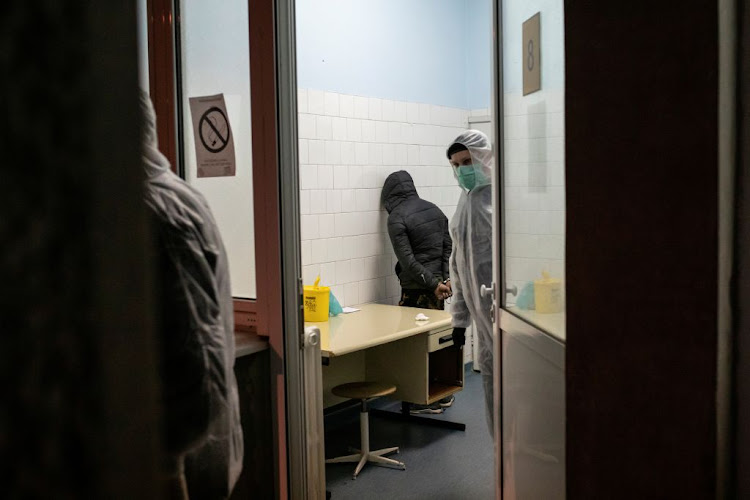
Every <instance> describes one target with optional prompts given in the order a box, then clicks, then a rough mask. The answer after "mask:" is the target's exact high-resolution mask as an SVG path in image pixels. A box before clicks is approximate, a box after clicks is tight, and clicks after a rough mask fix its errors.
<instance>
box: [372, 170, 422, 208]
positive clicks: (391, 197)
mask: <svg viewBox="0 0 750 500" xmlns="http://www.w3.org/2000/svg"><path fill="white" fill-rule="evenodd" d="M414 197H419V195H417V188H415V187H414V181H413V180H412V178H411V175H409V172H407V171H405V170H399V171H398V172H393V173H392V174H391V175H389V176H388V178H387V179H386V180H385V184H383V192H382V193H381V195H380V201H381V202H382V203H383V205H385V209H386V210H387V211H388V213H391V211H393V209H394V208H396V207H397V206H398V205H399V204H400V203H401V202H402V201H404V200H408V199H409V198H414Z"/></svg>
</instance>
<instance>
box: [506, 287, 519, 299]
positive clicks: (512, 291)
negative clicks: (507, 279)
mask: <svg viewBox="0 0 750 500" xmlns="http://www.w3.org/2000/svg"><path fill="white" fill-rule="evenodd" d="M505 293H509V294H511V295H513V296H514V297H515V296H516V295H517V294H518V287H517V286H516V285H513V286H511V287H509V286H506V287H505Z"/></svg>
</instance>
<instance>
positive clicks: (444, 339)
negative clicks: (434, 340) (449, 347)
mask: <svg viewBox="0 0 750 500" xmlns="http://www.w3.org/2000/svg"><path fill="white" fill-rule="evenodd" d="M451 340H453V334H452V333H451V334H450V335H446V336H445V337H440V340H438V344H445V343H446V342H450V341H451Z"/></svg>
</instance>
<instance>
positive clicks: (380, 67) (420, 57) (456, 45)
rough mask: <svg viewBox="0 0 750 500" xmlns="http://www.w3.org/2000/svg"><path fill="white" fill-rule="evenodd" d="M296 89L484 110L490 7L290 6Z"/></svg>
mask: <svg viewBox="0 0 750 500" xmlns="http://www.w3.org/2000/svg"><path fill="white" fill-rule="evenodd" d="M296 19H297V64H298V66H297V68H298V73H297V81H298V84H299V86H300V87H302V88H312V89H318V90H329V91H332V92H340V93H347V94H355V95H363V96H369V97H381V98H384V99H394V100H404V101H411V102H424V103H429V104H437V105H443V106H455V107H461V108H485V107H489V105H490V77H491V71H490V68H491V62H492V61H491V42H490V37H491V3H490V0H297V17H296Z"/></svg>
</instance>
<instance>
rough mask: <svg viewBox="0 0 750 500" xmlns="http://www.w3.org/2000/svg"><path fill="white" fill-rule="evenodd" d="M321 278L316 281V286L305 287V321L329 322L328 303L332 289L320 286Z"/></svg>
mask: <svg viewBox="0 0 750 500" xmlns="http://www.w3.org/2000/svg"><path fill="white" fill-rule="evenodd" d="M319 283H320V276H318V279H316V280H315V285H313V286H305V287H304V289H303V295H304V299H305V321H309V322H311V323H321V322H323V321H328V301H329V300H330V297H331V289H330V288H328V287H327V286H318V284H319Z"/></svg>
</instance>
